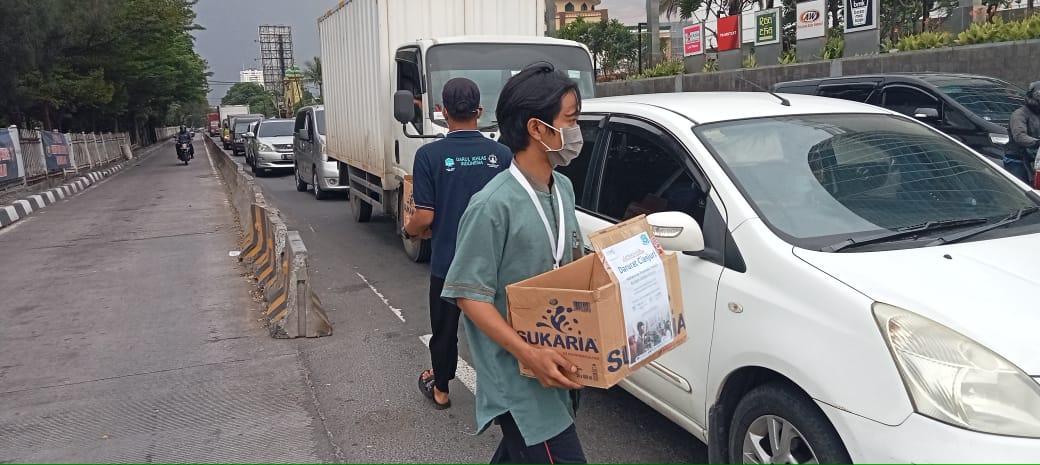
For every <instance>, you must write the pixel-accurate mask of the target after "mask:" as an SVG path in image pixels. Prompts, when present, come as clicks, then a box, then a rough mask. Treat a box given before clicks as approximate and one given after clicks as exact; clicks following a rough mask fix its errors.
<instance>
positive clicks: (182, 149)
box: [177, 142, 194, 165]
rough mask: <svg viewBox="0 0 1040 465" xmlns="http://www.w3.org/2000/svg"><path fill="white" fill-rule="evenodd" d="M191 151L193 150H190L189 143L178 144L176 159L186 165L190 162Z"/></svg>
mask: <svg viewBox="0 0 1040 465" xmlns="http://www.w3.org/2000/svg"><path fill="white" fill-rule="evenodd" d="M193 151H194V150H193V149H192V146H191V144H190V143H188V142H178V143H177V159H178V160H180V161H182V162H184V164H185V165H187V164H188V160H191V152H193Z"/></svg>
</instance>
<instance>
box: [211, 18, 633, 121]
mask: <svg viewBox="0 0 1040 465" xmlns="http://www.w3.org/2000/svg"><path fill="white" fill-rule="evenodd" d="M337 3H338V0H199V3H198V4H197V5H196V6H195V11H196V13H197V15H198V18H197V19H196V22H197V23H198V24H200V25H201V26H203V27H205V28H206V29H205V30H203V31H197V32H196V33H195V36H196V37H197V41H196V43H195V45H196V50H197V51H198V52H199V54H200V55H202V58H204V59H205V60H206V61H208V62H209V67H210V71H212V72H213V77H212V78H211V80H214V81H238V72H239V71H240V70H242V69H245V68H260V44H259V43H258V37H257V36H258V31H257V27H258V26H259V25H261V24H284V25H288V26H292V34H293V53H294V55H295V60H296V64H297V65H299V66H302V65H303V62H304V61H306V60H309V59H311V58H312V57H315V56H318V55H319V54H320V47H319V45H318V26H317V20H318V17H319V16H321V15H323V14H325V12H326V11H328V9H329V8H331V7H333V6H335V5H336V4H337ZM600 9H606V10H609V14H610V17H611V18H615V19H618V20H620V21H621V22H624V23H626V24H634V23H636V22H639V21H642V20H643V18H645V17H646V3H645V1H644V0H603V3H602V4H600ZM228 87H229V86H228V85H222V84H216V83H213V84H211V85H210V88H211V91H210V95H209V97H210V103H212V104H217V103H219V102H220V98H221V97H223V96H224V94H225V93H226V92H227V89H228Z"/></svg>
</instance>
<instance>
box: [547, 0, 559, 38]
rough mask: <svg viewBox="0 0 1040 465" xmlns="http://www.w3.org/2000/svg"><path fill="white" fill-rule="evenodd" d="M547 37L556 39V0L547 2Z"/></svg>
mask: <svg viewBox="0 0 1040 465" xmlns="http://www.w3.org/2000/svg"><path fill="white" fill-rule="evenodd" d="M545 35H546V36H548V37H556V0H545Z"/></svg>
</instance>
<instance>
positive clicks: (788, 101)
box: [737, 76, 791, 107]
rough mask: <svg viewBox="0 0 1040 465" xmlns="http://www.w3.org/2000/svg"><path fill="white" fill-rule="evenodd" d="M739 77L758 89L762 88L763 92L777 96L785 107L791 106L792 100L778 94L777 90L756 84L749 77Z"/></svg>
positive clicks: (738, 77)
mask: <svg viewBox="0 0 1040 465" xmlns="http://www.w3.org/2000/svg"><path fill="white" fill-rule="evenodd" d="M737 79H740V80H741V81H744V82H746V83H748V84H750V85H751V87H754V88H756V89H758V90H760V91H762V92H765V93H767V94H769V95H772V96H773V97H776V98H777V100H780V104H781V105H783V106H785V107H789V106H791V101H790V100H787V99H785V98H783V97H781V96H780V94H777V93H776V92H773V91H771V90H766V89H764V88H762V86H760V85H758V84H755V83H754V82H751V81H749V80H747V79H744V77H743V76H737Z"/></svg>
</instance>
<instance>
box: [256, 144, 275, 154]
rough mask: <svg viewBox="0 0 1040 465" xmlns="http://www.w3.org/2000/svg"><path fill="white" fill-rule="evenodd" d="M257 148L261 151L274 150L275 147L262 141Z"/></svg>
mask: <svg viewBox="0 0 1040 465" xmlns="http://www.w3.org/2000/svg"><path fill="white" fill-rule="evenodd" d="M257 150H259V151H261V152H274V147H271V146H270V145H267V144H263V143H261V144H260V145H258V146H257Z"/></svg>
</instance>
